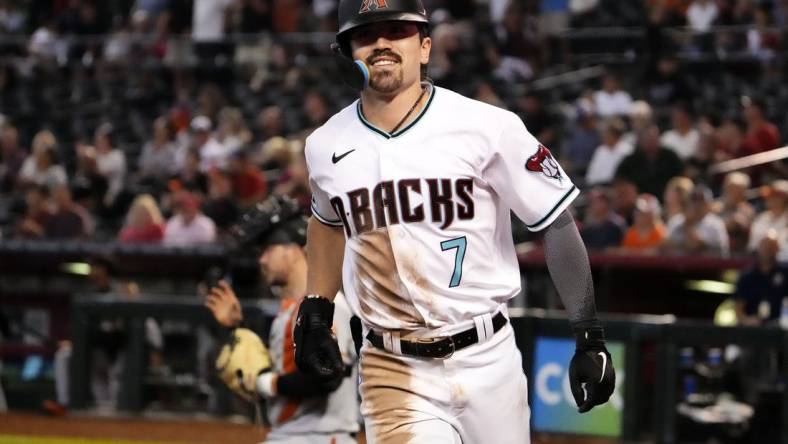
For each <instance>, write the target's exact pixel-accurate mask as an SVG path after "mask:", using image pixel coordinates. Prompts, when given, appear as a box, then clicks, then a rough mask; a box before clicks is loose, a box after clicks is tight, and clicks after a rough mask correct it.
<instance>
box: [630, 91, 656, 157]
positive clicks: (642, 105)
mask: <svg viewBox="0 0 788 444" xmlns="http://www.w3.org/2000/svg"><path fill="white" fill-rule="evenodd" d="M652 125H654V110H653V109H652V108H651V105H649V104H648V102H645V101H643V100H636V101H634V102H632V106H631V107H630V108H629V126H630V131H629V132H628V133H626V134H624V140H625V141H626V142H627V143H628V144H630V145H632V146H635V145H637V142H638V134H640V133H642V132H643V130H645V129H646V128H648V127H650V126H652Z"/></svg>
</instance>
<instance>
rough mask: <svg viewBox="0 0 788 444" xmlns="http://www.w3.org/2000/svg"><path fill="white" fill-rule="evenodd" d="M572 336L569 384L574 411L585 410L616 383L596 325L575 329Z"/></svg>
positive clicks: (603, 399)
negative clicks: (573, 401) (572, 349)
mask: <svg viewBox="0 0 788 444" xmlns="http://www.w3.org/2000/svg"><path fill="white" fill-rule="evenodd" d="M575 338H576V348H575V355H574V356H572V361H571V362H570V363H569V385H570V387H571V388H572V395H573V396H574V398H575V403H577V410H578V412H580V413H585V412H587V411H589V410H591V409H592V408H594V407H595V406H598V405H600V404H604V403H606V402H607V400H608V399H610V395H612V394H613V389H615V387H616V372H615V370H614V369H613V360H612V359H611V357H610V352H608V351H607V348H605V334H604V331H603V330H602V327H601V326H600V325H595V326H592V327H587V328H582V329H577V330H575Z"/></svg>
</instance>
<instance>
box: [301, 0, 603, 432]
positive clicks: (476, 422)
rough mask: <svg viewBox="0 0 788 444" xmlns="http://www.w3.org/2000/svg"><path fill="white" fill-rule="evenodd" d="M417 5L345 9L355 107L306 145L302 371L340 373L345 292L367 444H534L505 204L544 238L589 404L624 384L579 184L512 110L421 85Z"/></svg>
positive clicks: (344, 61)
mask: <svg viewBox="0 0 788 444" xmlns="http://www.w3.org/2000/svg"><path fill="white" fill-rule="evenodd" d="M427 26H428V20H427V15H426V11H425V9H424V7H423V5H422V3H421V1H420V0H342V1H341V2H340V5H339V32H338V34H337V42H336V44H334V45H333V49H334V51H335V53H337V54H338V57H340V58H339V59H338V60H339V61H340V63H341V66H343V69H344V70H345V74H346V75H345V78H346V79H350V80H352V81H353V82H352V83H353V85H354V86H355V87H357V88H358V89H359V91H360V98H359V99H358V100H357V101H355V102H354V103H353V104H351V105H350V106H348V107H347V108H345V109H343V110H342V111H340V112H339V113H337V114H336V115H334V116H333V117H332V118H331V119H329V121H328V122H326V123H325V124H324V125H323V126H322V127H320V128H318V129H317V130H315V132H314V133H312V135H311V136H310V137H309V138H308V140H307V143H306V160H307V164H308V167H309V173H310V183H311V186H312V193H313V201H312V211H313V217H312V219H310V221H309V227H308V235H307V239H308V242H307V251H308V252H309V254H308V270H309V275H308V279H307V288H306V292H307V294H308V296H307V297H306V298H305V299H304V300H303V302H302V303H301V305H300V308H299V315H298V318H297V322H296V327H295V332H294V339H295V342H296V346H295V347H296V350H295V359H296V364H297V365H298V367H299V368H300V369H302V370H303V371H305V372H309V373H312V374H316V375H320V376H321V377H325V378H330V377H333V376H334V375H336V374H338V373H340V372H341V371H342V368H343V365H342V360H341V357H340V353H339V351H338V347H337V345H336V341H335V340H334V339H333V337H332V334H331V330H330V326H331V319H332V314H333V311H334V304H333V302H332V300H333V295H334V294H336V293H337V291H338V290H339V288H340V285H342V286H343V288H344V293H345V295H346V298H347V302H348V304H349V305H350V307H351V309H352V310H353V312H354V313H355V314H356V315H358V316H359V317H360V318H361V321H362V324H363V327H364V337H365V339H366V340H365V342H364V345H363V348H362V349H361V363H360V380H361V383H360V391H361V396H362V404H361V411H362V414H363V415H364V418H365V424H366V433H367V439H368V442H370V443H466V444H468V443H471V444H474V443H484V444H489V443H493V444H498V443H523V442H529V440H530V438H529V416H530V410H529V407H528V395H527V382H526V377H525V375H524V374H523V370H522V359H521V355H520V352H519V351H518V349H517V347H516V345H515V339H514V334H513V330H512V328H511V326H510V325H509V322H508V315H507V308H506V302H507V301H508V300H509V299H510V298H512V297H514V296H515V295H516V294H518V293H519V291H520V279H519V267H518V263H517V257H516V255H515V250H514V245H513V241H512V232H511V225H510V218H509V214H510V211H514V213H515V214H516V215H517V216H518V217H519V218H520V219H521V220H522V221H524V222H525V224H526V225H527V227H528V228H529V229H530V230H532V231H536V232H543V233H544V234H543V235H544V243H545V250H546V257H547V265H548V268H549V271H550V273H551V276H553V277H554V282H555V285H556V287H557V289H558V291H559V294H560V296H561V298H562V301H563V303H564V306H565V307H566V309H567V312H568V315H569V320H570V323H571V326H572V328H573V331H574V333H575V337H576V344H577V349H576V353H575V355H574V357H573V358H572V360H571V363H570V370H569V378H570V383H571V388H572V393H573V395H574V398H575V400H576V402H577V405H578V409H579V411H580V412H581V413H582V412H586V411H588V410H590V409H591V408H593V407H594V406H596V405H599V404H602V403H604V402H606V401H607V400H608V398H609V397H610V395H611V394H612V392H613V387H614V384H615V373H614V370H613V367H612V365H611V364H612V363H611V359H610V354H609V353H608V351H607V349H606V348H605V341H604V333H603V328H602V325H601V323H600V322H599V321H598V320H597V317H596V308H595V304H594V293H593V281H592V279H591V272H590V268H589V263H588V256H587V253H586V251H585V248H584V246H583V243H582V241H581V239H580V236H579V234H578V231H577V228H576V226H575V223H574V220H573V218H572V216H571V215H570V213H569V212H568V211H567V207H568V206H569V205H570V203H571V202H572V201H573V200H574V199H575V197H577V195H578V194H579V190H578V189H577V188H576V187H575V185H574V184H573V183H572V181H571V179H570V178H569V177H567V175H566V174H565V173H564V171H563V170H562V169H561V167H560V165H559V164H558V163H557V162H556V160H555V159H554V158H553V156H552V154H551V153H550V150H549V149H548V148H547V147H545V146H543V145H541V144H540V143H539V141H537V140H536V139H535V138H534V137H533V136H532V135H531V134H530V133H529V132H528V130H527V129H526V127H525V126H524V125H523V122H522V121H521V120H520V119H519V118H518V117H517V116H516V115H515V114H513V113H511V112H508V111H505V110H502V109H499V108H495V107H493V106H489V105H486V104H483V103H480V102H477V101H473V100H470V99H467V98H465V97H462V96H460V95H458V94H456V93H454V92H452V91H449V90H446V89H443V88H439V87H435V86H433V85H431V84H430V83H429V82H425V81H424V77H423V75H422V72H423V69H422V68H423V67H424V65H426V64H427V63H428V62H429V57H430V47H431V40H430V38H429V36H428V29H427Z"/></svg>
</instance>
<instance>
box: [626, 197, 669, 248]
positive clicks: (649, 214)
mask: <svg viewBox="0 0 788 444" xmlns="http://www.w3.org/2000/svg"><path fill="white" fill-rule="evenodd" d="M661 214H662V209H661V208H660V205H659V200H657V198H656V197H655V196H653V195H651V194H641V195H640V196H638V199H637V202H636V203H635V222H634V224H632V226H631V227H629V229H628V230H627V231H626V233H625V234H624V240H623V241H621V247H622V248H623V249H624V250H626V251H629V252H633V253H654V252H656V251H658V248H659V247H660V246H661V245H662V241H663V240H664V239H665V235H666V232H667V229H666V228H665V224H664V222H662V215H661Z"/></svg>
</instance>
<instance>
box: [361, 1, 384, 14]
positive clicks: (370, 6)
mask: <svg viewBox="0 0 788 444" xmlns="http://www.w3.org/2000/svg"><path fill="white" fill-rule="evenodd" d="M388 7H389V5H387V4H386V0H364V1H363V2H361V8H360V9H359V10H358V13H359V14H363V13H365V12H369V11H375V10H377V9H385V8H388Z"/></svg>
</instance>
